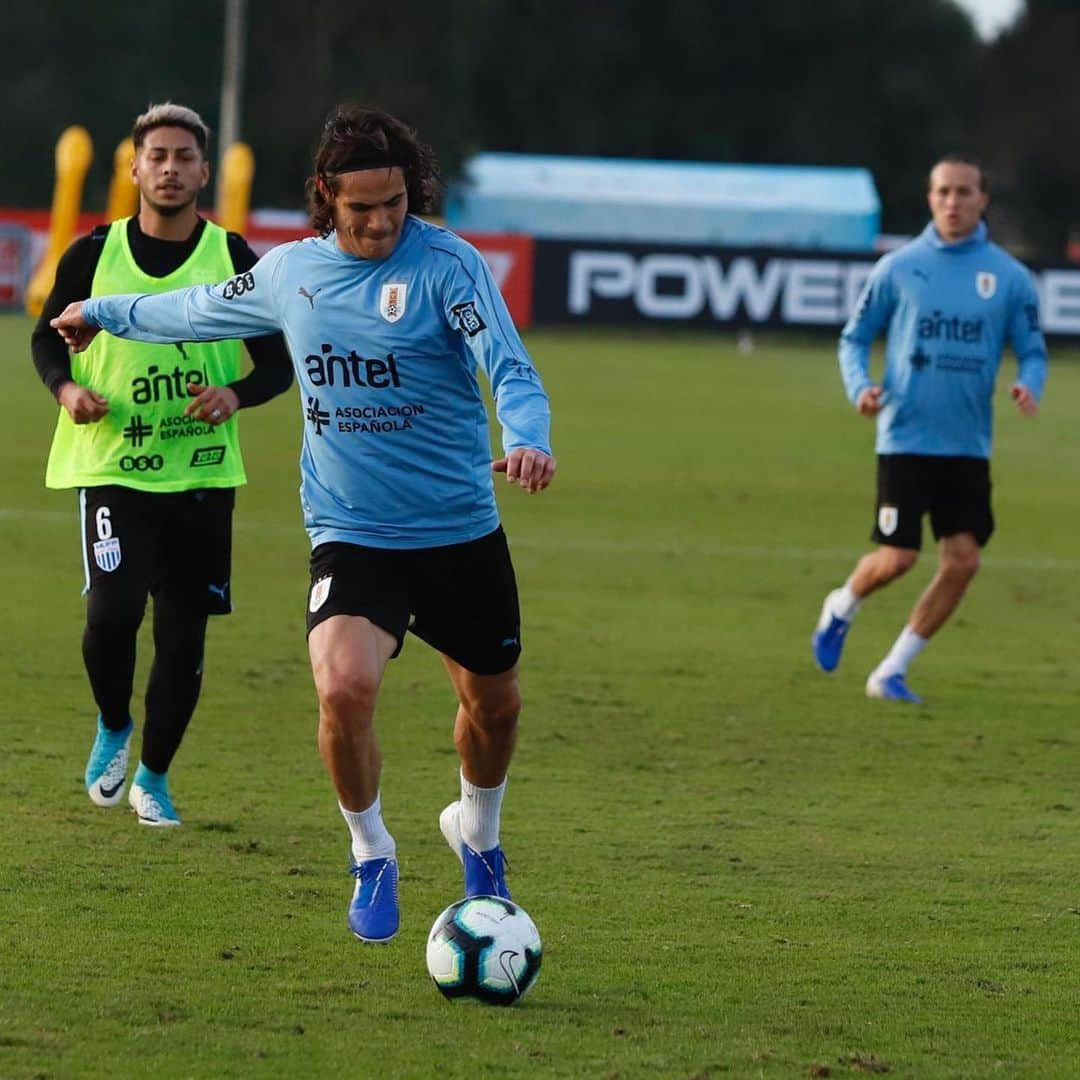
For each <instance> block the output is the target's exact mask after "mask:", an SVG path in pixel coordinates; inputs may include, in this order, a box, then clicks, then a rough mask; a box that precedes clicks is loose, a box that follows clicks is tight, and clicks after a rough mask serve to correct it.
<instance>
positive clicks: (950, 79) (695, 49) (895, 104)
mask: <svg viewBox="0 0 1080 1080" xmlns="http://www.w3.org/2000/svg"><path fill="white" fill-rule="evenodd" d="M1027 6H1028V10H1027V13H1026V15H1025V16H1024V17H1023V18H1022V20H1021V21H1020V22H1019V23H1018V24H1017V25H1016V26H1015V27H1014V28H1013V29H1012V30H1011V31H1009V32H1007V33H1006V34H1004V35H1003V36H1001V37H1000V38H998V39H997V40H996V41H995V42H993V43H991V44H985V43H983V42H981V41H980V40H979V39H978V38H977V36H976V34H975V32H974V29H973V27H972V25H971V23H970V22H969V20H968V18H967V16H966V15H964V14H963V13H962V12H961V11H960V10H959V9H957V8H956V7H954V6H953V4H952V3H951V2H950V0H905V2H904V3H895V2H894V0H831V2H830V3H828V4H807V3H806V2H805V0H756V2H755V3H753V4H748V3H736V2H732V0H729V2H720V3H707V2H705V0H675V2H674V3H669V4H656V3H655V0H595V2H593V3H590V4H579V3H577V2H571V0H542V2H541V0H458V2H457V3H455V4H453V5H448V4H446V3H444V2H438V3H436V2H434V0H399V2H398V3H397V4H395V5H389V6H388V5H374V4H371V5H348V4H344V5H337V6H334V7H331V6H323V7H316V8H311V7H308V6H307V5H303V4H294V5H284V4H260V3H257V2H255V0H249V4H248V15H249V25H248V35H247V64H246V79H245V93H244V98H243V123H242V135H243V137H244V139H245V140H246V141H247V142H249V143H250V144H251V145H252V147H253V149H254V151H255V155H256V176H255V188H254V193H253V198H252V205H253V206H260V207H266V206H274V207H287V208H293V207H298V206H300V205H301V204H302V189H303V181H304V178H305V176H306V175H307V174H308V171H309V166H310V161H311V154H312V151H313V148H314V145H315V142H316V141H317V138H318V133H319V129H320V126H321V124H322V121H323V120H324V118H325V116H326V113H327V112H328V110H329V108H330V107H331V106H332V105H333V104H335V103H336V102H338V101H346V100H348V101H361V102H366V103H371V104H380V105H383V106H384V107H386V108H388V109H389V110H391V111H392V112H394V113H396V114H398V115H399V116H402V117H403V118H405V119H407V120H408V121H409V122H411V123H412V124H414V125H415V126H416V127H417V128H418V129H419V130H420V132H421V134H422V135H423V137H424V138H425V139H426V140H427V141H428V142H430V143H431V144H432V145H433V146H434V147H435V149H436V152H437V153H438V155H439V157H440V160H441V161H442V165H443V172H444V175H446V176H447V177H452V176H453V175H455V173H456V171H457V170H458V169H459V168H460V165H461V162H462V161H463V160H464V159H465V158H467V157H468V156H469V155H470V154H471V153H473V152H476V151H479V150H506V151H520V152H528V153H561V154H584V155H600V156H611V157H623V156H625V157H638V158H666V159H675V160H690V161H725V162H753V163H762V164H819V165H861V166H865V167H867V168H869V169H870V170H871V171H872V173H873V175H874V178H875V181H876V183H877V186H878V190H879V193H880V195H881V199H882V206H883V213H882V227H883V230H884V231H886V232H897V233H912V232H915V231H917V230H918V229H920V228H921V227H922V225H923V224H924V222H925V220H926V218H927V212H926V204H925V197H924V195H925V185H926V172H927V168H928V166H929V164H930V163H931V162H932V160H933V159H934V158H935V157H936V156H937V155H939V154H940V153H942V152H945V151H948V150H962V151H967V152H971V153H974V154H976V155H977V156H979V157H981V158H982V159H983V160H984V161H985V162H986V163H987V165H988V166H989V169H990V174H991V176H992V179H993V194H994V204H993V206H992V210H991V223H992V225H993V226H994V229H995V233H996V235H998V236H999V237H1000V238H1002V239H1003V240H1004V241H1005V242H1007V243H1010V244H1011V245H1014V246H1017V247H1019V248H1021V249H1022V250H1023V252H1024V253H1025V254H1027V255H1030V256H1035V257H1040V258H1044V259H1057V258H1060V257H1061V256H1062V254H1063V253H1064V251H1065V248H1066V244H1067V242H1068V240H1069V237H1070V230H1071V229H1073V228H1074V227H1076V228H1080V212H1078V209H1077V200H1078V194H1077V193H1078V192H1080V145H1078V143H1080V93H1077V90H1078V89H1080V86H1078V84H1080V67H1078V65H1077V64H1076V59H1075V58H1076V56H1077V55H1080V4H1077V3H1075V2H1073V0H1028V5H1027ZM223 9H224V0H187V2H186V3H185V4H184V5H182V6H181V5H166V4H147V3H145V2H139V3H137V2H134V0H104V2H103V3H102V4H99V5H83V4H81V3H80V4H75V3H73V2H72V0H36V2H35V3H33V4H25V5H19V6H17V7H14V8H11V9H9V10H8V11H7V12H6V13H5V15H4V17H3V23H4V29H5V35H4V36H5V38H6V40H7V42H8V49H7V50H6V57H5V64H4V70H3V72H2V73H0V85H3V87H4V102H5V109H4V117H3V121H2V123H3V125H4V128H5V129H6V138H5V139H4V146H5V148H6V151H7V152H6V153H5V155H4V164H3V167H2V168H0V205H17V206H44V205H47V204H48V202H49V198H50V195H51V185H52V154H53V146H54V144H55V141H56V138H57V136H58V135H59V133H60V132H61V131H62V130H63V128H64V127H66V126H67V125H69V124H72V123H81V124H83V125H85V126H86V127H87V128H88V129H89V130H90V132H91V135H92V136H93V138H94V140H95V145H96V153H97V159H96V161H95V165H94V168H93V170H92V172H91V176H90V178H89V183H88V189H87V196H86V205H87V206H103V205H104V199H105V188H106V185H107V182H108V170H109V168H110V163H111V157H112V149H113V147H115V145H116V143H117V142H119V140H120V139H121V138H122V137H123V136H124V135H126V134H127V133H128V131H129V130H130V126H131V122H132V120H133V118H134V116H135V115H136V114H137V113H138V112H140V111H142V109H143V108H144V107H145V106H146V104H147V103H148V102H150V101H161V100H165V99H172V100H175V101H180V102H183V103H185V104H188V105H191V106H192V107H194V108H196V109H198V110H199V111H200V112H201V113H202V115H203V116H204V118H205V119H206V120H207V121H208V122H209V123H210V124H211V125H212V126H216V124H217V116H218V99H219V91H220V84H221V64H222V57H221V52H222V49H221V40H222V22H223Z"/></svg>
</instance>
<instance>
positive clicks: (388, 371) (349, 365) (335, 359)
mask: <svg viewBox="0 0 1080 1080" xmlns="http://www.w3.org/2000/svg"><path fill="white" fill-rule="evenodd" d="M320 348H321V349H322V356H319V355H318V354H316V353H310V354H309V355H307V356H305V357H304V365H305V367H306V369H307V375H308V378H309V379H310V380H311V385H312V386H341V387H345V388H346V389H347V388H348V387H350V386H368V387H370V388H371V389H372V390H385V389H387V388H388V387H391V386H400V385H401V379H400V378H399V377H398V369H397V360H395V359H394V354H393V353H387V356H386V359H385V360H380V359H379V358H378V357H374V356H359V355H358V354H357V352H356V350H355V349H353V350H352V351H351V352H350V353H349V355H348V356H334V355H333V352H334V346H333V345H327V344H325V343H323V344H322V345H321V346H320Z"/></svg>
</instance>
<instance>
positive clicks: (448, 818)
mask: <svg viewBox="0 0 1080 1080" xmlns="http://www.w3.org/2000/svg"><path fill="white" fill-rule="evenodd" d="M439 830H440V832H442V834H443V837H444V839H445V840H446V842H447V843H448V844H449V845H450V850H451V851H452V852H453V853H454V854H455V855H456V856H457V857H458V862H459V863H461V864H462V865H463V866H464V865H465V857H464V856H463V855H462V853H461V850H462V848H463V847H464V845H465V841H464V840H462V839H461V807H460V805H459V804H458V803H456V802H452V803H451V804H450V805H449V806H448V807H446V808H445V809H444V810H443V812H442V813H441V814H440V815H439Z"/></svg>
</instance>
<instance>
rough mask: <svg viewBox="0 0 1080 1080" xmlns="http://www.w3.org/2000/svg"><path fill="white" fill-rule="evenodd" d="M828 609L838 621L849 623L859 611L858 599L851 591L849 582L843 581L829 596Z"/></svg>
mask: <svg viewBox="0 0 1080 1080" xmlns="http://www.w3.org/2000/svg"><path fill="white" fill-rule="evenodd" d="M829 608H830V609H831V610H832V613H833V614H834V615H835V616H836V617H837V618H838V619H845V620H846V621H847V622H851V620H852V619H854V618H855V614H856V612H857V611H858V610H859V598H858V597H857V596H856V595H855V594H854V593H853V592H852V591H851V582H850V581H845V582H844V584H843V585H841V586H840V588H839V589H836V590H835V591H834V592H833V593H831V594H830V596H829Z"/></svg>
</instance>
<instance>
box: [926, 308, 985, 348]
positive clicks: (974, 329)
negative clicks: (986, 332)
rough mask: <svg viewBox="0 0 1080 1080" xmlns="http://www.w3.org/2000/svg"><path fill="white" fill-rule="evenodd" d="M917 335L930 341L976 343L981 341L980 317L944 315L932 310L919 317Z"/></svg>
mask: <svg viewBox="0 0 1080 1080" xmlns="http://www.w3.org/2000/svg"><path fill="white" fill-rule="evenodd" d="M919 337H921V338H928V339H930V340H931V341H958V342H961V343H963V344H965V345H976V344H978V343H979V342H980V341H982V337H983V321H982V319H961V318H960V317H959V316H958V315H952V316H949V315H945V314H944V313H943V312H941V311H938V310H934V311H932V312H931V313H930V314H929V315H924V316H923V317H922V318H921V319H919Z"/></svg>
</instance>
